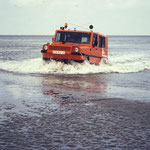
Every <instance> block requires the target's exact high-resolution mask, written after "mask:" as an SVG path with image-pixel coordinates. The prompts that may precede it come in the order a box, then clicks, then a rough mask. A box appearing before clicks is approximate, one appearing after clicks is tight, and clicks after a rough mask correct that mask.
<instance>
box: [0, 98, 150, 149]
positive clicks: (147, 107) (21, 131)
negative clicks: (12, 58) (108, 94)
mask: <svg viewBox="0 0 150 150" xmlns="http://www.w3.org/2000/svg"><path fill="white" fill-rule="evenodd" d="M59 105H60V107H59V109H54V110H53V111H52V110H51V111H49V112H46V113H45V111H44V110H42V109H41V110H38V111H39V115H38V116H32V117H31V116H28V115H25V114H20V115H19V114H17V113H12V112H11V109H12V108H11V107H6V108H1V107H0V111H4V110H3V109H7V112H5V113H4V116H5V117H7V120H3V121H2V122H1V123H0V149H2V150H3V149H13V150H18V149H39V147H40V149H100V150H101V149H102V150H103V149H104V150H105V149H109V150H110V149H111V150H116V149H117V150H119V149H124V150H126V149H128V150H141V149H142V150H148V149H149V147H150V138H149V137H150V103H142V102H137V101H128V100H124V99H93V100H90V101H82V102H73V101H72V102H70V101H69V102H68V103H67V102H63V103H60V104H59ZM8 118H9V119H8Z"/></svg>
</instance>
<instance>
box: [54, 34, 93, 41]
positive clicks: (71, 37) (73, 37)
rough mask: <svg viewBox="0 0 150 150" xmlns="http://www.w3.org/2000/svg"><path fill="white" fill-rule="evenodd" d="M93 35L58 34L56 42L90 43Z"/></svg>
mask: <svg viewBox="0 0 150 150" xmlns="http://www.w3.org/2000/svg"><path fill="white" fill-rule="evenodd" d="M90 38H91V33H83V32H62V31H58V32H57V34H56V39H55V41H56V42H63V43H66V42H71V43H90Z"/></svg>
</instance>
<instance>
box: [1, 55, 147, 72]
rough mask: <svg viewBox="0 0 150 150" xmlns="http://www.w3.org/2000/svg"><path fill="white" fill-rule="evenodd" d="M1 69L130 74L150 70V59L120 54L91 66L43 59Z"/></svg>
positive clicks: (7, 63)
mask: <svg viewBox="0 0 150 150" xmlns="http://www.w3.org/2000/svg"><path fill="white" fill-rule="evenodd" d="M0 69H1V70H5V71H10V72H18V73H42V74H52V73H58V74H88V73H112V72H118V73H130V72H139V71H143V70H145V69H150V62H149V57H147V58H146V56H145V55H144V54H143V55H142V54H139V55H138V54H136V55H133V54H122V55H121V54H120V55H115V56H109V61H107V62H106V63H103V62H102V63H101V64H100V65H98V66H97V65H91V64H89V63H88V62H87V61H85V62H84V63H81V64H80V63H76V62H72V64H64V63H62V62H57V61H54V60H52V61H51V62H45V61H43V60H42V58H36V59H30V60H24V61H0Z"/></svg>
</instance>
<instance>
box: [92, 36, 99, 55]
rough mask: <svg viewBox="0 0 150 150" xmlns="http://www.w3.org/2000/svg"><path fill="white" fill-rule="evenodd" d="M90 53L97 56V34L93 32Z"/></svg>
mask: <svg viewBox="0 0 150 150" xmlns="http://www.w3.org/2000/svg"><path fill="white" fill-rule="evenodd" d="M92 46H93V48H92V53H91V54H92V55H94V56H98V35H97V34H93V41H92Z"/></svg>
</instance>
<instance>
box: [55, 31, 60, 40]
mask: <svg viewBox="0 0 150 150" xmlns="http://www.w3.org/2000/svg"><path fill="white" fill-rule="evenodd" d="M55 41H56V42H59V41H60V33H59V32H57V34H56V40H55Z"/></svg>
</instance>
